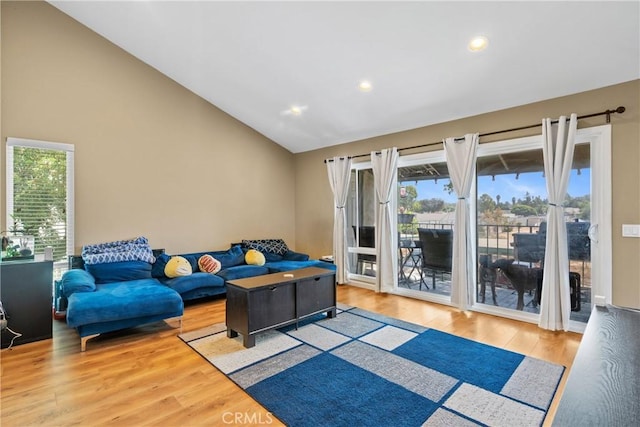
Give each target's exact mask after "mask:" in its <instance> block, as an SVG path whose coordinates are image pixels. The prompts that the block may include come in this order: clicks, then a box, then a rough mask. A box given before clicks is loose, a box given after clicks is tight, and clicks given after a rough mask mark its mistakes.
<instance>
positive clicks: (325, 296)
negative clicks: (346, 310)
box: [298, 275, 336, 317]
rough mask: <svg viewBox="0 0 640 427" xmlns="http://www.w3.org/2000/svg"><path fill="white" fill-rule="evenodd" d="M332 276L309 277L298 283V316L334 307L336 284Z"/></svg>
mask: <svg viewBox="0 0 640 427" xmlns="http://www.w3.org/2000/svg"><path fill="white" fill-rule="evenodd" d="M334 277H335V276H333V275H331V276H321V277H311V278H308V279H302V280H300V282H298V292H299V294H300V297H299V298H298V316H300V317H302V316H306V315H308V314H311V313H316V312H319V311H323V310H326V309H327V308H330V307H335V305H336V283H335V280H334Z"/></svg>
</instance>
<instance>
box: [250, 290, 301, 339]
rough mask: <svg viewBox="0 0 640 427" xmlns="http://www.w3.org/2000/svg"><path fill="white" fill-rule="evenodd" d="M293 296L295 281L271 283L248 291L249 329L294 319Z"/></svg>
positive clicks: (294, 306)
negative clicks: (271, 284)
mask: <svg viewBox="0 0 640 427" xmlns="http://www.w3.org/2000/svg"><path fill="white" fill-rule="evenodd" d="M295 296H296V285H295V283H283V284H278V285H273V286H269V287H265V288H262V289H258V290H255V291H253V292H251V293H249V312H250V313H251V315H250V316H249V331H250V332H253V331H258V330H260V329H263V328H268V327H271V326H273V325H277V324H280V323H284V322H288V321H291V320H293V319H295V318H296V305H295Z"/></svg>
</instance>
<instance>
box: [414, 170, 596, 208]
mask: <svg viewBox="0 0 640 427" xmlns="http://www.w3.org/2000/svg"><path fill="white" fill-rule="evenodd" d="M580 172H581V173H580V175H578V173H577V170H575V169H574V170H572V171H571V176H570V177H569V189H568V191H567V192H568V193H569V195H570V196H571V197H578V196H584V195H588V194H590V193H591V186H590V181H591V169H582V170H581V171H580ZM448 183H449V180H448V179H439V180H438V183H437V184H436V183H435V181H434V180H429V181H418V184H417V186H416V183H415V181H407V182H405V184H406V185H413V186H414V187H417V189H418V200H421V199H431V198H440V199H444V201H445V202H447V203H455V202H456V199H457V197H456V196H455V195H453V194H448V193H447V190H445V189H444V186H445V185H446V184H448ZM527 192H529V194H531V196H532V197H535V196H540V197H541V198H542V199H546V198H547V188H546V184H545V179H544V178H543V177H542V173H540V172H531V173H523V174H520V176H519V178H518V179H515V174H509V175H496V177H495V181H493V180H492V179H491V176H482V177H480V178H479V179H478V195H481V194H484V193H486V194H488V195H490V196H491V197H492V198H493V199H494V200H495V199H496V196H497V195H498V194H499V195H500V200H501V201H502V202H507V201H508V202H511V199H512V198H513V197H515V198H516V199H524V198H525V195H526V193H527Z"/></svg>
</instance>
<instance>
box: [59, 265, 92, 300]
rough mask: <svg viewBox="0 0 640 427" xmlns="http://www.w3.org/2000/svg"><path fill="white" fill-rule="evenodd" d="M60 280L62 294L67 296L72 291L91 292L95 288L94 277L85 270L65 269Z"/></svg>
mask: <svg viewBox="0 0 640 427" xmlns="http://www.w3.org/2000/svg"><path fill="white" fill-rule="evenodd" d="M60 281H61V282H62V295H64V296H65V297H69V295H71V294H73V293H74V292H93V291H95V290H96V281H95V279H94V277H93V276H92V275H91V274H90V273H89V272H88V271H85V270H79V269H73V270H68V271H65V273H64V274H63V275H62V278H61V279H60Z"/></svg>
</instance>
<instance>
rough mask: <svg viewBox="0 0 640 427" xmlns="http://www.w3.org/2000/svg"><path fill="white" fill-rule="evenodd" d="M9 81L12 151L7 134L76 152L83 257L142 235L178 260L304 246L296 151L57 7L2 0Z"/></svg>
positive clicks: (6, 112) (6, 99) (7, 120)
mask: <svg viewBox="0 0 640 427" xmlns="http://www.w3.org/2000/svg"><path fill="white" fill-rule="evenodd" d="M1 76H2V89H3V90H2V116H1V119H2V127H1V131H2V133H1V137H2V144H1V145H0V149H1V150H2V152H3V153H4V150H5V141H6V138H7V137H8V136H12V137H22V138H30V139H41V140H48V141H54V142H63V143H70V144H74V146H75V150H76V151H75V178H76V179H75V185H76V191H75V196H76V203H75V209H76V211H75V214H76V221H75V226H76V239H75V242H76V247H77V251H78V250H79V248H80V247H81V246H82V245H83V244H86V243H95V242H100V241H105V240H113V239H119V238H128V237H134V236H139V235H144V236H147V237H148V238H149V240H150V242H151V244H152V246H154V247H164V248H166V249H167V250H168V251H169V252H170V253H171V252H173V253H178V252H184V251H196V250H207V249H222V248H226V247H228V245H229V243H230V242H232V241H238V239H242V238H259V237H262V238H268V237H282V238H284V239H285V240H286V241H287V242H289V243H290V245H291V246H293V247H295V216H294V200H293V197H292V195H293V194H294V192H295V183H294V179H293V178H294V158H293V155H292V154H291V153H290V152H288V151H287V150H285V149H283V148H282V147H280V146H279V145H277V144H275V143H273V142H272V141H271V140H269V139H267V138H265V137H264V136H262V135H260V134H258V133H257V132H255V131H254V130H252V129H250V128H248V127H247V126H245V125H243V124H241V123H240V122H238V121H237V120H235V119H233V118H231V117H230V116H228V115H227V114H225V113H224V112H222V111H220V110H219V109H217V108H215V107H213V106H212V105H211V104H209V103H207V102H206V101H204V100H202V99H201V98H199V97H197V96H195V95H194V94H193V93H191V92H190V91H188V90H186V89H185V88H183V87H182V86H180V85H178V84H176V83H175V82H174V81H172V80H170V79H168V78H167V77H165V76H163V75H162V74H160V73H159V72H157V71H155V70H154V69H152V68H151V67H149V66H147V65H145V64H144V63H142V62H141V61H139V60H137V59H135V58H134V57H132V56H131V55H129V54H127V53H125V52H124V51H123V50H121V49H120V48H118V47H116V46H115V45H113V44H111V43H110V42H108V41H107V40H105V39H104V38H102V37H100V36H98V35H97V34H96V33H94V32H92V31H90V30H88V29H87V28H86V27H84V26H82V25H81V24H79V23H77V22H76V21H74V20H73V19H71V18H69V17H68V16H67V15H65V14H63V13H61V12H59V11H58V10H57V9H55V8H54V7H52V6H50V5H48V4H47V3H44V2H5V1H3V2H2V74H1ZM1 173H2V184H1V185H0V187H2V189H3V190H2V192H3V193H4V185H5V184H4V177H5V175H4V174H5V172H4V162H3V163H2V171H1ZM1 200H2V206H1V209H0V211H1V223H2V227H3V228H4V226H5V224H6V222H5V206H4V196H2V197H1Z"/></svg>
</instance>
